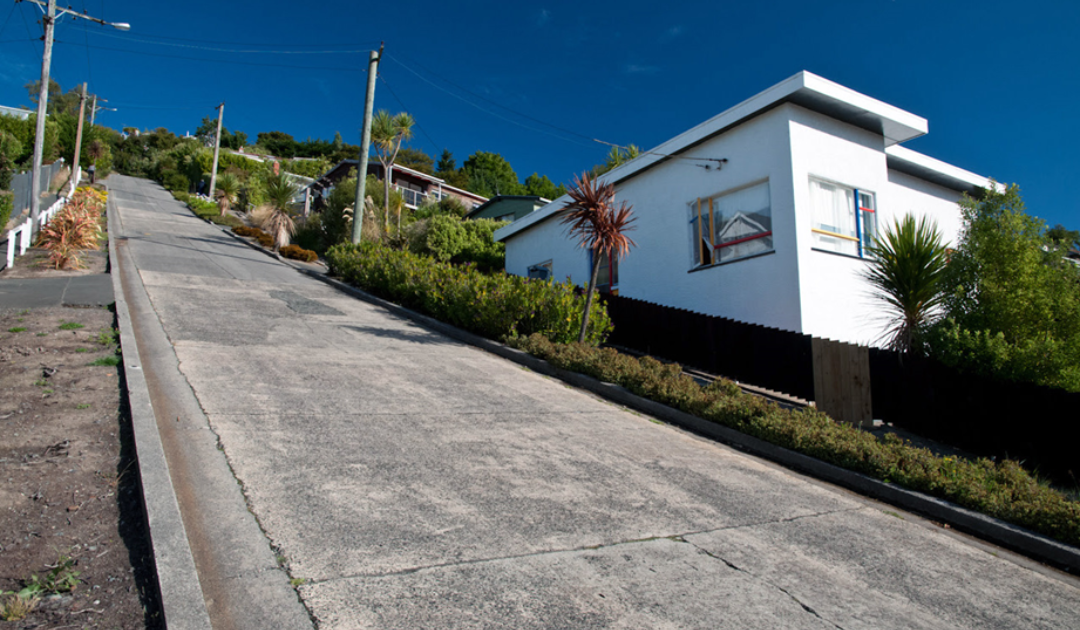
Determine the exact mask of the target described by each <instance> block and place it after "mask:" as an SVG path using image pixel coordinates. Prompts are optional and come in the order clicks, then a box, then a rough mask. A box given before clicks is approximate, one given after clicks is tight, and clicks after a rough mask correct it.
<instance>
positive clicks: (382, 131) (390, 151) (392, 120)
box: [371, 109, 416, 233]
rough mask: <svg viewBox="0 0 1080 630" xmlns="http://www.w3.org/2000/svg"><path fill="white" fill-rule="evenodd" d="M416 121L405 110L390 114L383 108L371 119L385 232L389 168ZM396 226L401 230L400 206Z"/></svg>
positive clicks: (388, 217) (387, 216) (388, 228)
mask: <svg viewBox="0 0 1080 630" xmlns="http://www.w3.org/2000/svg"><path fill="white" fill-rule="evenodd" d="M414 124H416V122H415V121H414V120H413V117H412V116H410V115H409V114H407V113H406V112H401V113H398V114H394V115H391V114H390V112H388V111H386V110H385V109H380V110H379V111H378V113H376V114H375V116H374V117H373V118H372V119H371V143H372V145H373V146H374V147H375V154H376V155H378V156H379V162H381V163H382V167H383V199H384V200H385V201H384V203H385V204H386V205H385V206H384V208H383V213H384V214H383V220H384V221H385V223H384V224H383V226H384V230H385V231H386V233H389V232H390V206H389V201H390V179H391V178H390V175H389V174H390V169H391V168H393V166H394V160H396V159H397V155H398V151H400V150H401V143H402V142H404V141H406V140H408V139H409V138H412V128H413V125H414ZM397 227H398V230H399V231H400V230H401V208H400V206H399V207H398V213H397Z"/></svg>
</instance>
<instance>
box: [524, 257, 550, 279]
mask: <svg viewBox="0 0 1080 630" xmlns="http://www.w3.org/2000/svg"><path fill="white" fill-rule="evenodd" d="M551 268H552V263H551V261H550V260H545V261H544V262H542V263H539V264H536V265H533V266H531V267H529V277H530V278H533V279H535V280H550V279H551Z"/></svg>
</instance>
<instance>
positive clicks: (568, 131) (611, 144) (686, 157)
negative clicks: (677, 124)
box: [387, 55, 727, 164]
mask: <svg viewBox="0 0 1080 630" xmlns="http://www.w3.org/2000/svg"><path fill="white" fill-rule="evenodd" d="M387 56H389V55H387ZM390 58H391V59H392V60H393V61H394V62H395V63H397V64H398V65H399V66H401V67H402V68H405V69H406V70H408V71H409V72H411V73H412V74H414V75H416V77H417V78H419V79H421V80H422V81H424V82H426V83H428V84H429V85H431V86H432V87H435V88H437V89H439V90H441V91H443V92H446V93H447V94H449V95H451V96H453V97H455V98H458V99H460V100H462V101H464V102H466V103H469V104H470V105H472V106H473V107H476V108H477V109H479V110H480V111H483V112H486V113H488V114H491V115H493V116H496V117H498V118H501V119H502V120H505V121H507V122H510V123H512V124H515V125H518V126H520V127H524V128H526V129H530V130H532V131H536V132H539V133H544V134H546V135H549V136H554V137H559V136H557V135H556V134H553V133H550V132H546V131H543V130H541V129H536V128H534V127H530V126H528V125H525V124H522V123H520V122H518V121H515V120H511V119H509V118H506V117H505V116H500V115H499V114H496V113H495V112H492V111H489V110H485V109H484V108H482V107H480V106H478V105H476V104H475V103H472V102H471V101H469V100H468V99H465V98H463V97H462V96H460V95H458V94H454V93H453V92H451V91H450V90H447V89H446V88H443V87H442V86H440V85H438V84H436V83H434V82H432V81H430V80H428V79H427V78H426V77H424V76H422V75H421V74H420V73H418V72H416V71H415V70H413V69H412V68H410V67H408V66H407V65H405V64H404V63H402V62H401V60H400V59H397V58H394V57H390ZM412 63H416V62H415V61H413V62H412ZM416 65H417V66H418V67H420V68H422V69H423V70H424V71H425V72H428V73H429V74H431V75H433V76H435V77H438V78H439V79H441V80H442V81H444V82H446V83H448V84H450V85H452V86H454V87H456V88H457V89H459V90H461V91H463V92H465V93H467V94H470V95H472V96H474V97H476V98H478V99H480V100H483V101H486V102H488V103H491V104H492V105H494V106H496V107H498V108H500V109H503V110H506V111H507V112H510V113H512V114H514V115H516V116H521V117H522V118H526V119H528V120H531V121H533V122H535V123H538V124H541V125H544V126H545V127H550V128H552V129H555V130H558V131H560V132H562V133H564V134H569V135H571V136H575V137H577V138H582V139H584V140H588V141H589V142H592V143H596V144H603V145H606V146H609V147H615V148H617V149H621V150H624V151H629V149H630V147H626V146H623V145H621V144H616V143H614V142H608V141H606V140H600V139H599V138H592V137H590V136H586V135H584V134H581V133H578V132H576V131H573V130H571V129H566V128H564V127H560V126H558V125H553V124H551V123H549V122H545V121H543V120H540V119H538V118H534V117H532V116H530V115H528V114H525V113H522V112H519V111H517V110H514V109H511V108H509V107H507V106H505V105H502V104H501V103H498V102H496V101H493V100H491V99H489V98H487V97H485V96H481V95H480V94H477V93H475V92H473V91H472V90H469V89H468V88H465V87H462V86H461V85H458V84H457V83H454V82H453V81H451V80H449V79H447V78H446V77H443V76H440V75H439V74H437V73H435V72H432V71H431V70H429V69H427V68H425V67H424V66H422V65H420V64H419V63H416ZM562 139H563V140H567V141H570V142H576V143H577V144H581V145H584V146H588V145H587V144H586V143H583V142H580V141H575V140H571V139H569V138H565V137H564V138H562ZM639 155H653V156H657V157H662V158H667V159H673V160H690V161H694V162H716V163H717V164H723V163H726V162H727V160H726V159H725V158H710V157H696V156H691V155H674V154H670V153H660V152H657V151H639Z"/></svg>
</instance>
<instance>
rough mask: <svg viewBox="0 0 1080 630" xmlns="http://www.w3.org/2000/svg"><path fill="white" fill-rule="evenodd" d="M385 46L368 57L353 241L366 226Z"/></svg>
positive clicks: (354, 208)
mask: <svg viewBox="0 0 1080 630" xmlns="http://www.w3.org/2000/svg"><path fill="white" fill-rule="evenodd" d="M383 48H384V46H383V45H382V44H380V45H379V52H375V51H374V50H373V51H371V56H370V57H369V58H368V71H367V96H366V97H365V98H364V127H363V130H362V131H361V132H360V168H359V169H357V171H356V204H355V205H354V206H353V224H352V242H353V243H359V242H360V233H361V232H362V231H363V227H364V199H365V197H364V188H365V186H366V185H367V165H368V152H370V151H371V112H372V110H373V109H374V107H375V79H376V77H378V75H379V61H380V60H382V53H383Z"/></svg>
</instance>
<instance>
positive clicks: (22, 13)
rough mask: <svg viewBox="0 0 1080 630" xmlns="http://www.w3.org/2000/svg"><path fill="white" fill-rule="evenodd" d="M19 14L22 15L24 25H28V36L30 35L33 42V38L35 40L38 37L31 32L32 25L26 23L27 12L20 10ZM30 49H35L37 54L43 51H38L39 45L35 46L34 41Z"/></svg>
mask: <svg viewBox="0 0 1080 630" xmlns="http://www.w3.org/2000/svg"><path fill="white" fill-rule="evenodd" d="M19 16H20V17H22V21H23V26H25V27H26V34H27V36H29V37H30V40H31V42H33V40H35V39H38V38H37V37H34V34H33V33H32V32H30V25H29V24H27V23H26V12H25V11H19ZM30 49H31V50H33V51H34V54H35V55H41V54H42V53H41V52H39V51H38V49H37V46H34V44H33V43H31V44H30Z"/></svg>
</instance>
